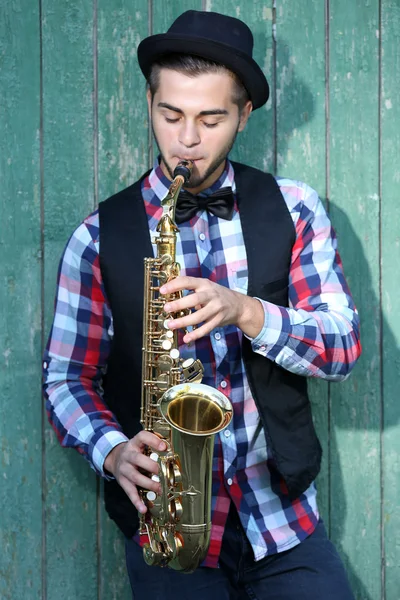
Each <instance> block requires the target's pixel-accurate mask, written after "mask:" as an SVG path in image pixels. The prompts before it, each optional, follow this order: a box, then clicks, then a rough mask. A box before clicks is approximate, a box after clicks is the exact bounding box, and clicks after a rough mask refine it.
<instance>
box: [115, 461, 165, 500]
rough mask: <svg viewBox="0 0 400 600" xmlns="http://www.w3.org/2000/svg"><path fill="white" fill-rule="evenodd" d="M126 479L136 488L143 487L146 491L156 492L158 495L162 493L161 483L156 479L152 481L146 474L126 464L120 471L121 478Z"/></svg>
mask: <svg viewBox="0 0 400 600" xmlns="http://www.w3.org/2000/svg"><path fill="white" fill-rule="evenodd" d="M121 477H125V479H127V480H128V481H130V483H131V484H133V485H135V486H136V487H141V488H143V489H145V490H151V491H153V492H156V494H160V493H161V486H160V482H159V481H156V480H154V479H151V478H150V477H148V476H147V475H145V474H144V473H141V472H140V471H138V469H136V468H135V467H132V466H131V465H129V464H125V465H123V466H122V467H121V469H120V478H121Z"/></svg>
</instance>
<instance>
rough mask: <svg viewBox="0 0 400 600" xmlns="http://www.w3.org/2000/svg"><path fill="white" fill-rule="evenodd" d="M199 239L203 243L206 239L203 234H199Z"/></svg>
mask: <svg viewBox="0 0 400 600" xmlns="http://www.w3.org/2000/svg"><path fill="white" fill-rule="evenodd" d="M199 238H200V239H201V241H202V242H204V240H205V239H206V236H205V235H204V233H201V234H200V235H199Z"/></svg>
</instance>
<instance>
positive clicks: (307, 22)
mask: <svg viewBox="0 0 400 600" xmlns="http://www.w3.org/2000/svg"><path fill="white" fill-rule="evenodd" d="M325 69H326V63H325V6H324V4H323V3H322V2H320V1H319V0H313V1H311V2H310V0H302V1H301V2H296V3H295V4H294V3H293V2H291V1H290V0H285V1H282V2H279V3H278V5H277V10H276V81H277V89H276V111H277V115H276V122H277V132H276V145H277V158H278V160H277V172H278V174H279V175H283V176H285V177H290V178H292V179H298V180H300V181H305V182H306V183H308V185H310V186H311V187H313V188H314V189H315V190H317V192H318V193H319V195H320V197H321V198H322V199H324V198H325V196H326V186H327V180H326V179H327V178H326V166H325V161H326V126H325V125H326V123H325V121H326V118H325V110H326V107H325ZM309 391H310V398H311V401H312V406H313V417H314V421H315V425H316V429H317V433H318V436H319V438H320V441H321V445H322V451H323V460H322V467H321V473H320V475H319V477H318V482H317V487H318V507H319V510H320V512H321V514H322V516H323V518H324V520H325V522H326V524H327V525H328V524H329V435H328V431H329V395H328V385H327V383H326V382H323V381H321V380H318V379H310V380H309Z"/></svg>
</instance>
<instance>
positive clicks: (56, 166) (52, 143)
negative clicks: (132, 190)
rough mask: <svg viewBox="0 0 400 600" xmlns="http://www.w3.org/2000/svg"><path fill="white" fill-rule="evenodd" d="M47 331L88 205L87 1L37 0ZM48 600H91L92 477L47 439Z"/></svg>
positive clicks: (94, 580) (90, 19)
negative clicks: (69, 248) (67, 250)
mask: <svg viewBox="0 0 400 600" xmlns="http://www.w3.org/2000/svg"><path fill="white" fill-rule="evenodd" d="M42 31H43V34H42V39H43V48H42V51H43V127H44V203H45V205H44V222H45V256H44V266H45V317H46V319H45V331H46V336H47V334H48V331H49V327H50V323H51V319H52V313H53V297H54V290H55V280H56V270H57V266H58V262H59V259H60V257H61V253H62V250H63V248H64V246H65V244H66V242H67V240H68V238H69V236H70V235H71V233H72V231H73V229H74V228H75V227H76V226H77V225H78V224H79V223H80V221H81V220H82V219H83V218H84V217H85V216H86V215H87V214H88V213H89V212H90V211H91V210H93V207H94V169H93V99H92V91H93V3H92V0H80V1H79V2H77V1H76V0H63V2H59V3H54V2H51V1H48V0H43V2H42ZM45 464H46V488H45V490H44V494H45V510H46V537H45V552H46V560H45V573H46V593H47V600H52V599H57V600H70V599H71V598H79V600H93V598H96V597H97V545H96V544H97V536H96V510H97V502H96V479H95V476H94V474H93V473H92V471H91V470H90V468H89V466H88V465H87V464H86V463H85V461H84V460H83V459H82V457H81V456H79V455H78V453H77V452H76V451H75V450H65V449H61V448H60V446H59V443H58V441H57V439H56V436H55V435H54V433H53V431H51V430H50V427H49V426H47V427H46V436H45Z"/></svg>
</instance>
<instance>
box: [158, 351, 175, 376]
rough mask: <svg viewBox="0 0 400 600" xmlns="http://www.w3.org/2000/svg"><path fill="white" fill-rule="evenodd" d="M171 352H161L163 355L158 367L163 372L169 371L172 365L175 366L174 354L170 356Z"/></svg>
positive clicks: (159, 359)
mask: <svg viewBox="0 0 400 600" xmlns="http://www.w3.org/2000/svg"><path fill="white" fill-rule="evenodd" d="M171 352H172V350H171ZM171 352H170V354H171ZM170 354H161V356H160V357H159V358H158V360H157V367H158V368H159V369H160V371H162V372H163V373H169V372H170V370H171V369H172V367H173V366H174V360H173V358H172V356H170Z"/></svg>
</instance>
